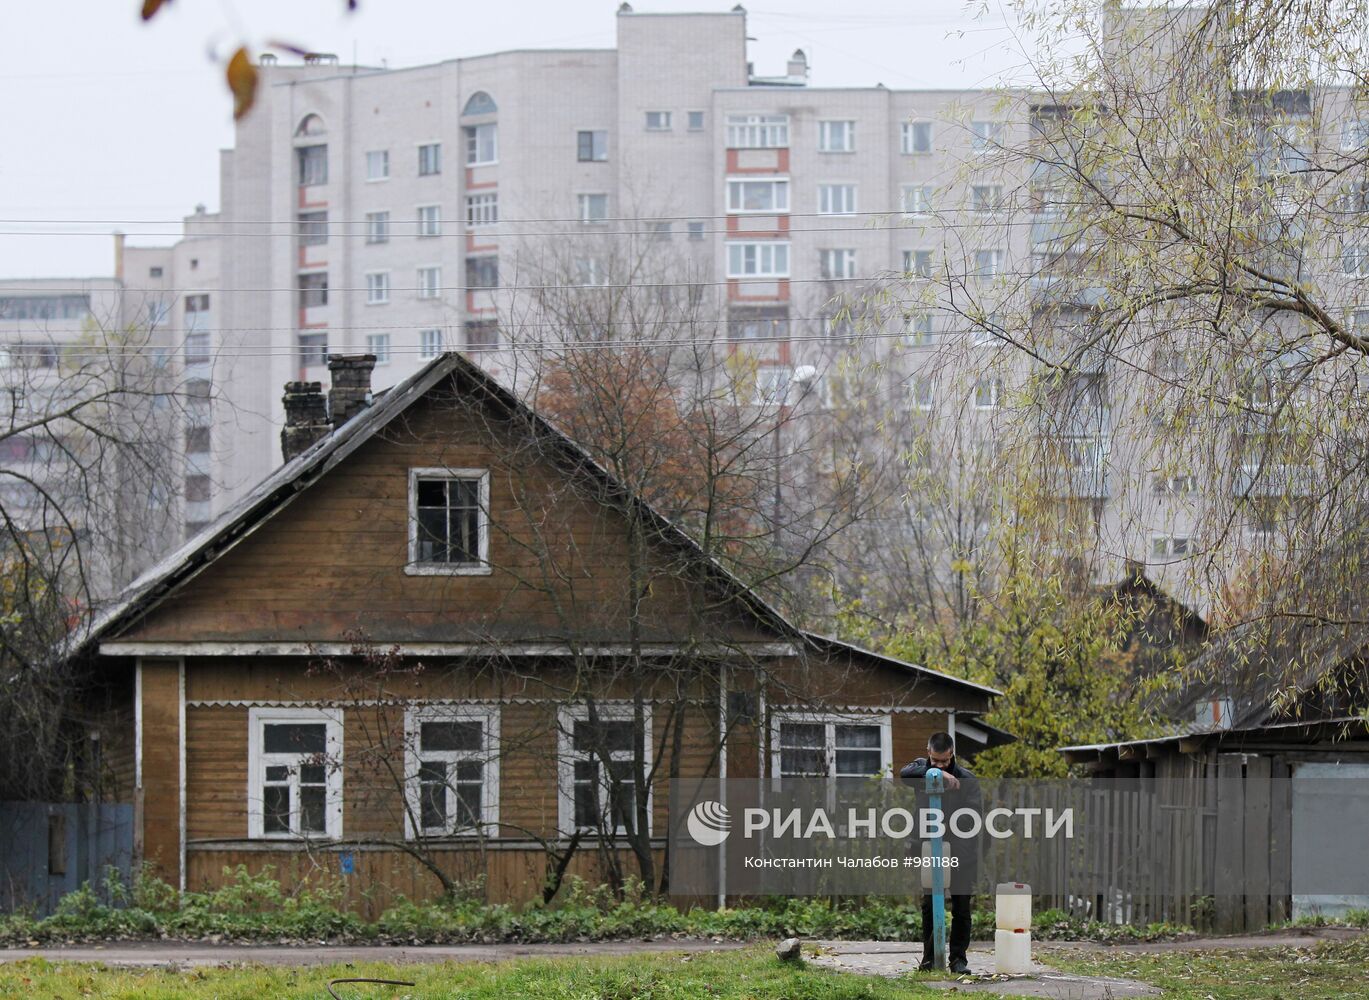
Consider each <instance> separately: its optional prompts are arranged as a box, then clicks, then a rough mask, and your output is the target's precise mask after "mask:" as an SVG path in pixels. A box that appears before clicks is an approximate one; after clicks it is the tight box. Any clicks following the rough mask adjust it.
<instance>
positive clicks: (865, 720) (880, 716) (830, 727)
mask: <svg viewBox="0 0 1369 1000" xmlns="http://www.w3.org/2000/svg"><path fill="white" fill-rule="evenodd" d="M786 722H796V723H800V724H805V723H806V724H814V725H822V726H825V727H826V731H825V733H824V739H823V752H824V753H826V754H827V755H828V757H827V777H828V778H829V779H831V778H835V777H836V769H837V754H836V727H837V726H848V725H857V726H879V756H880V771H881V773H883V772H886V771H888V770H889V769H890V768H892V767H893V763H894V738H893V722H892V716H890V715H889V714H887V713H882V712H803V711H792V710H785V709H777V710H775V711H772V712H771V713H770V775H769V777H770V778H771V780H773V781H780V780H782V779H783V775H782V774H780V759H781V754H780V726H781V725H782V724H783V723H786Z"/></svg>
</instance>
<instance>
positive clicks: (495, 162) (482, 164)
mask: <svg viewBox="0 0 1369 1000" xmlns="http://www.w3.org/2000/svg"><path fill="white" fill-rule="evenodd" d="M498 165H499V161H498V160H476V161H474V162H472V161H470V160H467V161H466V166H468V167H495V166H498Z"/></svg>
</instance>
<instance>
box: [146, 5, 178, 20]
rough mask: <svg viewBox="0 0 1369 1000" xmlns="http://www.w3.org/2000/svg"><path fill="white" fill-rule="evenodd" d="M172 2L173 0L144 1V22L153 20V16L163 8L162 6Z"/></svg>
mask: <svg viewBox="0 0 1369 1000" xmlns="http://www.w3.org/2000/svg"><path fill="white" fill-rule="evenodd" d="M170 2H171V0H143V20H144V21H150V20H152V17H153V15H154V14H156V13H157V11H159V10H160V9H161V8H162V5H163V4H168V3H170Z"/></svg>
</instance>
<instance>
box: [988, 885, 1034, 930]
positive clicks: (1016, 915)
mask: <svg viewBox="0 0 1369 1000" xmlns="http://www.w3.org/2000/svg"><path fill="white" fill-rule="evenodd" d="M994 907H995V909H994V912H995V915H996V917H997V922H996V923H997V927H998V929H999V930H1001V931H1029V930H1031V926H1032V887H1031V886H1029V885H1027V884H1025V883H1023V882H1000V883H998V891H997V894H996V899H995V900H994Z"/></svg>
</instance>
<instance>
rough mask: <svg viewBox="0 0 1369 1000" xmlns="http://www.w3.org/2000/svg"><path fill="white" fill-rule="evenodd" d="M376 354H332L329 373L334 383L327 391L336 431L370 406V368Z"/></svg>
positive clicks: (330, 414)
mask: <svg viewBox="0 0 1369 1000" xmlns="http://www.w3.org/2000/svg"><path fill="white" fill-rule="evenodd" d="M375 366H376V356H375V355H374V354H330V355H328V374H329V375H331V376H332V379H333V384H332V386H331V387H330V388H329V390H328V414H329V416H330V417H331V418H332V421H333V429H334V430H337V429H338V428H339V427H341V426H342V425H343V424H345V423H346V422H347V421H349V420H351V419H352V418H353V417H355V416H356V415H357V414H358V413H360V412H361V411H362V410H364V409H366V407H368V406H370V405H371V369H373V368H375Z"/></svg>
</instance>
